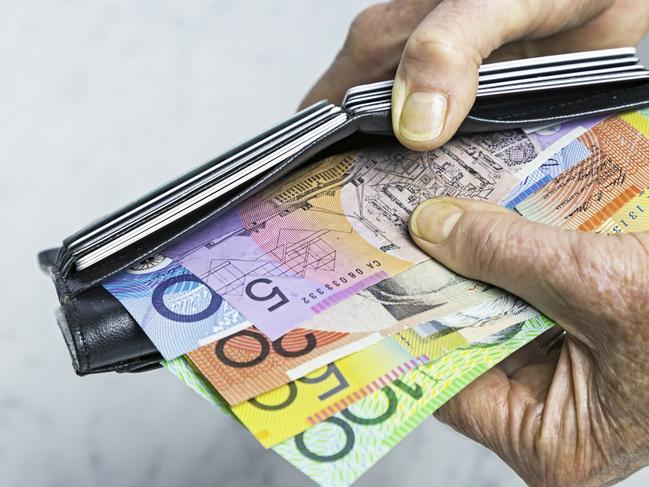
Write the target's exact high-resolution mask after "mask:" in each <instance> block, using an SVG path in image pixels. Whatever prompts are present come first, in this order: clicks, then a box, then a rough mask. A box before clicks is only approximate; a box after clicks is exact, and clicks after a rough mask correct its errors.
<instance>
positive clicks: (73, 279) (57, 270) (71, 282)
mask: <svg viewBox="0 0 649 487" xmlns="http://www.w3.org/2000/svg"><path fill="white" fill-rule="evenodd" d="M356 131H357V126H356V122H355V121H353V120H348V121H347V122H346V123H344V124H343V125H340V126H338V127H337V128H336V129H334V130H333V131H331V132H327V133H325V134H324V135H322V136H321V137H319V138H317V139H315V140H313V141H312V142H311V143H310V144H308V145H306V146H305V147H303V148H302V149H301V150H300V151H299V152H297V153H296V154H295V155H294V156H292V157H290V158H288V159H287V160H285V161H284V162H282V163H281V164H279V165H278V166H276V167H274V168H273V169H272V170H270V171H268V172H266V173H264V174H262V175H261V176H260V177H258V178H256V179H254V180H252V182H250V183H249V184H247V185H246V186H244V187H242V188H241V189H240V191H239V192H238V193H236V194H234V195H227V196H226V197H224V198H222V199H217V200H215V201H214V202H212V203H211V204H208V205H205V206H203V207H201V208H200V209H198V210H197V211H194V212H192V213H190V214H188V215H186V216H184V217H183V218H180V219H178V220H177V221H175V222H173V223H172V224H170V225H168V226H165V227H164V228H162V229H160V230H158V231H156V232H154V233H152V234H150V235H148V236H147V237H146V238H144V239H142V240H140V241H138V242H137V243H136V244H133V245H130V246H128V247H126V248H125V249H123V250H121V251H120V252H118V253H116V254H113V255H111V256H109V257H107V258H106V259H104V260H102V261H100V262H99V263H97V264H94V265H92V266H90V267H88V268H86V269H83V270H81V271H76V272H70V273H68V274H67V275H66V273H65V272H64V271H63V269H61V262H60V259H57V261H56V263H54V264H53V265H52V269H53V271H54V272H52V276H53V278H54V280H55V282H56V283H57V287H58V288H59V294H60V295H61V296H64V297H72V296H76V295H78V294H79V293H82V292H84V291H86V290H87V289H90V288H92V287H93V286H95V285H97V284H99V283H100V282H101V281H103V280H104V279H106V278H108V277H110V276H112V275H114V274H116V273H117V272H119V271H121V270H123V269H125V268H127V267H129V266H131V265H133V264H135V263H138V262H141V261H142V260H144V259H146V258H147V257H149V256H151V255H155V254H156V253H159V252H160V251H161V250H162V249H164V248H165V247H167V246H169V245H170V244H172V243H173V242H175V241H176V240H178V239H179V238H181V237H182V236H183V235H185V234H187V233H188V232H191V231H193V230H195V229H197V228H199V227H200V226H201V225H203V224H204V223H205V222H207V221H208V220H210V219H211V218H214V217H217V216H219V215H221V214H223V213H224V212H226V211H227V210H229V209H230V208H232V207H234V206H235V205H236V204H237V203H239V202H240V201H242V200H244V199H245V198H247V197H249V196H251V195H253V194H255V193H257V192H258V191H260V190H261V189H263V188H264V187H266V186H267V185H269V184H271V183H272V182H273V181H275V180H277V179H278V178H279V177H281V176H282V175H285V174H287V173H288V172H289V171H291V170H293V169H295V168H296V167H298V166H299V165H301V164H303V163H304V162H306V161H308V160H309V159H310V158H311V157H313V156H314V155H316V154H317V153H318V152H320V151H321V150H323V149H325V148H327V147H329V146H330V145H332V144H334V143H335V142H337V141H339V140H341V139H344V138H345V137H347V136H349V135H350V134H352V133H354V132H356ZM48 257H49V258H50V259H51V255H48Z"/></svg>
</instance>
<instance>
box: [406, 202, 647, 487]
mask: <svg viewBox="0 0 649 487" xmlns="http://www.w3.org/2000/svg"><path fill="white" fill-rule="evenodd" d="M410 233H411V235H412V237H413V238H414V240H415V242H416V243H417V244H418V245H419V246H420V247H421V248H422V249H423V250H424V251H425V252H427V253H428V254H430V255H431V256H432V257H433V258H434V259H436V260H437V261H439V262H440V263H442V264H443V265H445V266H447V267H448V268H449V269H451V270H453V271H455V272H457V273H459V274H462V275H464V276H467V277H471V278H474V279H477V280H480V281H484V282H487V283H490V284H494V285H496V286H498V287H501V288H503V289H506V290H507V291H509V292H511V293H513V294H515V295H517V296H520V297H521V298H523V299H525V300H526V301H527V302H529V303H530V304H532V305H533V306H534V307H536V308H537V309H538V310H540V311H541V312H543V313H544V314H546V315H547V316H548V317H550V318H552V319H553V320H555V321H556V322H557V323H558V324H559V325H560V326H561V327H562V328H563V329H565V330H566V332H567V336H566V338H565V340H564V342H563V345H562V347H561V349H560V351H559V350H558V349H557V350H555V351H553V352H551V353H550V354H548V355H546V354H542V353H539V350H538V349H535V348H534V347H533V346H532V347H528V348H527V349H523V350H522V351H520V352H519V353H517V354H515V356H512V357H511V358H510V359H508V360H506V361H505V362H503V363H502V364H501V365H500V366H499V367H497V368H495V369H492V370H491V371H489V372H487V373H486V374H484V375H483V376H482V377H480V378H479V379H477V380H476V381H475V382H473V383H472V384H470V385H469V386H468V387H467V388H466V389H465V390H464V391H463V392H461V393H460V394H459V395H457V396H455V397H454V398H453V399H451V400H450V401H449V402H448V403H447V404H446V405H445V406H443V407H442V408H441V409H440V411H439V412H438V413H437V416H438V417H439V418H440V419H442V420H443V421H445V422H447V423H449V424H450V425H451V426H453V427H454V428H455V429H456V430H458V431H460V432H461V433H463V434H465V435H466V436H468V437H470V438H472V439H474V440H476V441H478V442H480V443H482V444H483V445H485V446H486V447H488V448H490V449H491V450H493V451H494V452H496V453H497V454H498V455H499V456H500V457H501V458H502V459H503V460H504V461H505V462H506V463H508V464H509V465H510V466H511V467H512V468H513V469H514V470H515V471H516V472H517V473H518V474H519V475H520V476H521V477H522V478H523V479H524V480H525V481H526V482H527V483H528V484H530V485H534V486H536V485H544V486H554V485H557V486H568V485H570V486H576V485H602V484H606V483H611V482H614V481H616V480H620V479H622V478H623V477H626V476H627V475H629V474H631V473H632V472H634V471H635V470H637V469H639V468H640V467H642V466H644V465H647V464H649V326H647V323H646V322H647V317H649V234H645V233H637V234H620V235H616V236H613V237H607V236H603V235H598V234H594V233H585V232H577V231H567V230H562V229H559V228H555V227H550V226H547V225H542V224H539V223H534V222H531V221H528V220H526V219H524V218H523V217H520V216H518V215H516V214H515V213H514V212H511V211H509V210H506V209H504V208H501V207H498V206H494V205H490V204H486V203H481V202H476V201H469V200H457V199H452V198H439V199H433V200H428V201H426V202H423V203H422V204H420V205H419V206H418V207H417V209H416V210H415V211H414V213H413V214H412V217H411V220H410Z"/></svg>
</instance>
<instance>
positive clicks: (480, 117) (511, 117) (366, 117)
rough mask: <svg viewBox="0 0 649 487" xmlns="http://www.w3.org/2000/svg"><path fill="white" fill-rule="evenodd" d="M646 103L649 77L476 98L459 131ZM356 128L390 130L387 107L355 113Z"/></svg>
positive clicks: (485, 129)
mask: <svg viewBox="0 0 649 487" xmlns="http://www.w3.org/2000/svg"><path fill="white" fill-rule="evenodd" d="M645 106H649V80H642V81H636V82H633V83H628V82H627V83H624V84H620V85H607V86H606V87H603V86H584V87H581V88H580V89H579V90H577V91H576V90H575V89H569V90H555V91H550V92H532V93H528V94H526V95H525V96H516V97H511V96H499V97H489V98H483V99H478V100H476V103H475V105H474V106H473V108H472V109H471V112H470V113H469V115H468V116H467V118H466V119H465V120H464V122H463V123H462V125H461V126H460V129H459V130H458V133H472V132H490V131H495V130H506V129H512V128H525V127H537V126H543V125H550V124H554V123H561V122H565V121H568V120H573V119H578V118H586V117H594V116H603V115H608V114H613V113H617V112H621V111H628V110H636V109H639V108H642V107H645ZM354 118H356V120H357V123H358V125H359V130H361V131H362V132H365V133H370V134H382V135H390V134H392V133H393V132H392V113H391V111H390V109H382V110H376V111H370V112H363V113H358V114H356V115H354Z"/></svg>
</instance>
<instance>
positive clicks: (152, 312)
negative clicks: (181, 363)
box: [102, 255, 250, 360]
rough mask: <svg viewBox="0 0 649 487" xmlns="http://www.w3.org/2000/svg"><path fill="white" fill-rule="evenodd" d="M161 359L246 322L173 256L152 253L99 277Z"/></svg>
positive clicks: (221, 334) (233, 329)
mask: <svg viewBox="0 0 649 487" xmlns="http://www.w3.org/2000/svg"><path fill="white" fill-rule="evenodd" d="M102 285H103V286H104V288H106V289H107V290H108V291H109V292H110V293H111V294H112V295H113V296H114V297H115V298H117V299H118V300H119V302H120V303H121V304H122V305H123V306H124V307H125V308H126V310H127V311H128V312H129V313H130V315H131V316H133V318H134V319H135V320H136V321H137V322H138V324H139V325H140V327H141V328H142V329H143V330H144V332H145V333H146V334H147V336H148V337H149V338H150V339H151V341H152V342H153V344H154V345H155V346H156V348H157V349H158V350H159V351H160V353H161V354H162V356H163V357H165V358H166V359H168V360H169V359H172V358H175V357H178V356H180V355H183V354H185V353H187V352H189V351H191V350H194V349H195V348H197V347H199V346H200V345H201V344H202V343H203V341H204V340H208V341H210V340H211V341H213V340H215V339H218V338H220V337H224V336H227V335H228V334H231V333H236V332H237V331H239V330H241V329H243V328H246V327H248V326H250V324H249V323H248V322H247V321H246V320H245V318H244V317H243V316H242V315H241V313H239V312H238V311H237V310H236V309H234V308H233V307H232V306H231V305H230V304H229V303H228V302H227V301H225V300H223V298H222V297H221V296H219V295H218V294H217V293H216V292H214V290H212V289H211V288H209V287H208V286H206V285H205V284H204V283H203V282H202V281H201V280H200V279H198V278H197V277H196V276H195V275H194V274H192V273H191V272H190V271H188V270H187V269H186V268H184V267H183V266H182V265H181V264H179V263H178V262H175V261H173V260H172V259H170V258H168V257H165V256H163V255H157V256H155V257H151V258H150V259H147V260H146V261H144V262H142V263H140V264H138V265H136V266H133V267H131V268H130V269H127V270H125V271H123V272H121V273H119V274H117V275H116V276H114V277H112V278H110V279H108V280H107V281H105V282H103V283H102Z"/></svg>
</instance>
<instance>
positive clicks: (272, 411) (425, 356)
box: [194, 296, 538, 447]
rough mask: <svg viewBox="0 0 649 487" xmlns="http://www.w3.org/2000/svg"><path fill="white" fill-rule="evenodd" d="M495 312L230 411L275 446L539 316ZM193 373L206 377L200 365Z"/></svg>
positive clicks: (374, 351)
mask: <svg viewBox="0 0 649 487" xmlns="http://www.w3.org/2000/svg"><path fill="white" fill-rule="evenodd" d="M519 304H522V306H519ZM507 308H509V311H508V312H503V313H502V315H503V316H498V315H499V312H498V311H497V310H505V309H507ZM494 310H495V313H494V314H495V315H496V316H498V318H494V319H493V320H490V321H489V323H490V324H491V325H492V326H481V327H475V328H474V327H466V328H459V329H453V330H450V331H449V332H447V333H439V334H435V335H433V336H430V337H421V336H420V335H419V334H417V333H416V332H415V331H413V330H404V331H401V332H399V333H397V334H395V335H393V336H392V337H389V338H386V339H384V340H382V341H381V342H379V343H377V344H375V345H372V346H370V347H368V348H366V349H364V350H362V351H360V352H357V353H355V354H352V355H349V356H347V357H345V358H343V359H340V360H338V361H336V362H334V363H332V364H329V365H328V366H327V367H323V368H322V369H320V370H318V371H316V372H314V373H313V374H309V375H307V376H306V377H303V378H302V379H299V380H297V381H294V382H291V383H289V384H287V385H285V386H283V387H280V388H278V389H275V390H273V391H271V392H268V393H265V394H263V395H261V396H259V397H257V398H255V399H253V400H251V401H247V402H244V403H241V404H238V405H236V406H234V407H233V408H232V411H233V412H234V413H235V414H236V415H237V416H238V417H239V419H240V420H241V422H242V423H243V424H244V425H245V426H246V427H247V428H248V429H249V430H250V431H251V433H252V434H253V435H254V436H255V437H256V438H257V439H258V440H259V441H260V442H261V443H262V444H263V445H264V446H266V447H269V446H272V445H275V444H277V443H279V442H281V441H283V440H284V439H286V438H290V437H291V436H294V435H295V434H297V433H299V432H301V431H304V430H305V429H307V428H310V427H312V426H313V425H315V424H317V423H319V422H321V421H323V420H325V419H326V418H328V417H330V416H331V415H333V414H335V413H336V412H337V411H340V410H341V409H344V408H346V407H348V406H349V405H350V404H352V403H353V402H355V401H358V400H359V399H360V398H361V397H363V396H365V395H367V394H369V393H370V392H372V391H373V390H376V389H377V388H380V387H382V386H384V385H385V384H386V383H388V382H391V381H393V380H395V379H398V378H399V377H400V376H401V375H403V374H404V373H406V372H407V371H408V370H410V369H412V368H413V367H417V366H419V365H423V364H425V363H428V362H430V361H431V360H435V359H437V358H439V357H442V356H443V355H445V354H447V353H449V352H451V351H452V350H455V349H457V348H459V347H463V346H467V345H469V344H471V343H474V342H477V341H481V340H488V339H489V337H492V336H496V337H497V336H498V334H499V333H500V332H502V331H503V330H504V329H507V328H508V327H510V326H511V325H512V324H515V323H519V322H521V321H522V320H525V319H528V318H530V317H532V316H538V312H536V311H535V310H533V309H532V308H529V307H528V306H527V305H525V304H524V303H522V302H521V301H520V300H518V299H516V298H514V297H513V296H511V297H509V303H505V302H500V303H499V305H497V306H494ZM194 365H198V364H196V363H194ZM198 369H199V370H200V371H201V372H202V373H203V374H204V375H206V374H205V371H204V370H203V369H202V368H201V367H200V365H198ZM207 378H208V379H210V377H209V376H208V377H207Z"/></svg>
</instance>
